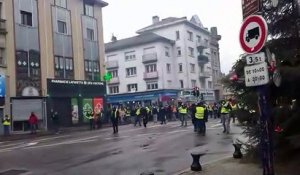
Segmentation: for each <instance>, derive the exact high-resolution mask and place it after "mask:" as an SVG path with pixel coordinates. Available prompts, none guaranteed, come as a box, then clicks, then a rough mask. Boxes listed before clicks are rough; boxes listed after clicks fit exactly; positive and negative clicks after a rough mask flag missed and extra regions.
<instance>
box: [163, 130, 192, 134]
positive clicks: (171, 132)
mask: <svg viewBox="0 0 300 175" xmlns="http://www.w3.org/2000/svg"><path fill="white" fill-rule="evenodd" d="M187 131H189V130H186V129H184V130H176V131H170V132H168V133H169V134H173V133H177V132H187Z"/></svg>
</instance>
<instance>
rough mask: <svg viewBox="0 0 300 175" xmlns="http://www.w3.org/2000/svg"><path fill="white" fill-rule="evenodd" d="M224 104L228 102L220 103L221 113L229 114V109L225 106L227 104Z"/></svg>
mask: <svg viewBox="0 0 300 175" xmlns="http://www.w3.org/2000/svg"><path fill="white" fill-rule="evenodd" d="M226 104H228V103H225V104H222V108H221V114H229V112H230V109H228V108H226V107H225V106H227V105H226Z"/></svg>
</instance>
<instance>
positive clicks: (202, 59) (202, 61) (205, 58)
mask: <svg viewBox="0 0 300 175" xmlns="http://www.w3.org/2000/svg"><path fill="white" fill-rule="evenodd" d="M208 62H209V59H208V56H206V55H202V54H201V55H198V63H199V64H206V63H208Z"/></svg>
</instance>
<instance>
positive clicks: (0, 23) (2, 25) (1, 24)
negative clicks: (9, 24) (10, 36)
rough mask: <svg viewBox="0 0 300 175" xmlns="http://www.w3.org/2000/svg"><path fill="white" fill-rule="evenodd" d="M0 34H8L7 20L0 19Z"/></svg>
mask: <svg viewBox="0 0 300 175" xmlns="http://www.w3.org/2000/svg"><path fill="white" fill-rule="evenodd" d="M0 32H1V33H6V20H5V19H0Z"/></svg>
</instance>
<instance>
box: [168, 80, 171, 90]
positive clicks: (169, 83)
mask: <svg viewBox="0 0 300 175" xmlns="http://www.w3.org/2000/svg"><path fill="white" fill-rule="evenodd" d="M168 87H169V88H172V80H168Z"/></svg>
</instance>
